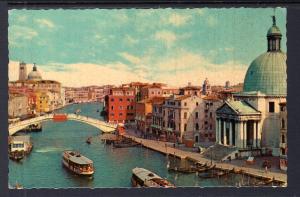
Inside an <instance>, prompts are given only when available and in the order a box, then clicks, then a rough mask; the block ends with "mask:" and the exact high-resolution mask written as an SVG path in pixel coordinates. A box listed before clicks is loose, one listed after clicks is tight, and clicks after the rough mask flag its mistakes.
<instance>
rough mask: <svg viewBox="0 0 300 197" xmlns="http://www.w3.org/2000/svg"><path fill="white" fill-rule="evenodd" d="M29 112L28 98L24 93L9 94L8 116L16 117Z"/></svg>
mask: <svg viewBox="0 0 300 197" xmlns="http://www.w3.org/2000/svg"><path fill="white" fill-rule="evenodd" d="M28 112H29V107H28V98H27V96H26V95H24V94H9V98H8V116H9V118H17V117H22V116H24V115H27V114H28Z"/></svg>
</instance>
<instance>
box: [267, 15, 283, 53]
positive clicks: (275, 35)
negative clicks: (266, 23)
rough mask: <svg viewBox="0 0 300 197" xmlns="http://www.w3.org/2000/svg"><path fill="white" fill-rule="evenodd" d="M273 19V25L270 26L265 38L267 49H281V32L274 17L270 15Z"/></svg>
mask: <svg viewBox="0 0 300 197" xmlns="http://www.w3.org/2000/svg"><path fill="white" fill-rule="evenodd" d="M272 19H273V25H272V27H270V29H269V31H268V34H267V39H268V51H270V52H272V51H281V49H280V48H281V46H280V42H281V37H282V34H281V32H280V29H279V28H278V27H277V26H276V17H275V16H272Z"/></svg>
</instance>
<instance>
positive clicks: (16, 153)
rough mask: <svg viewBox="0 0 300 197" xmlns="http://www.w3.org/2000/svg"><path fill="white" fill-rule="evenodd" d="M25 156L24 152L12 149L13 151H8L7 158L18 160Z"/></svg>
mask: <svg viewBox="0 0 300 197" xmlns="http://www.w3.org/2000/svg"><path fill="white" fill-rule="evenodd" d="M24 156H25V152H24V151H13V152H9V158H10V159H12V160H15V161H20V160H21V159H23V158H24Z"/></svg>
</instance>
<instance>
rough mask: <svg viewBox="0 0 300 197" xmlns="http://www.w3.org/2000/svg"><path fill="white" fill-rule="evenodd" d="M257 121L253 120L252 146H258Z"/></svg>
mask: <svg viewBox="0 0 300 197" xmlns="http://www.w3.org/2000/svg"><path fill="white" fill-rule="evenodd" d="M256 125H257V122H256V121H254V122H253V143H252V146H253V147H255V148H257V128H256Z"/></svg>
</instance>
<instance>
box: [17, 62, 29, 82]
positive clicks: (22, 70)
mask: <svg viewBox="0 0 300 197" xmlns="http://www.w3.org/2000/svg"><path fill="white" fill-rule="evenodd" d="M19 80H20V81H25V80H27V66H26V63H25V62H20V64H19Z"/></svg>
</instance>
